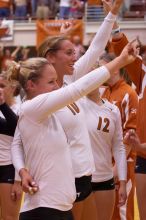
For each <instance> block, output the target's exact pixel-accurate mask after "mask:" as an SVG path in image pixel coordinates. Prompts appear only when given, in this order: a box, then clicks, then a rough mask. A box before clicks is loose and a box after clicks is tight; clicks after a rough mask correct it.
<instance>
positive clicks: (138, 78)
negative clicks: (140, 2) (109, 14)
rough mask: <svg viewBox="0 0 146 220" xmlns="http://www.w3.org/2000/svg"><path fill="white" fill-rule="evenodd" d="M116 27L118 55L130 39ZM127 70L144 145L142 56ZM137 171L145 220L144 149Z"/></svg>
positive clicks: (145, 81)
mask: <svg viewBox="0 0 146 220" xmlns="http://www.w3.org/2000/svg"><path fill="white" fill-rule="evenodd" d="M115 28H116V30H119V31H118V33H116V34H115V35H114V36H113V38H112V47H113V49H114V52H115V53H116V55H118V54H120V52H121V50H122V48H123V47H124V46H125V45H126V44H127V43H128V40H127V38H126V36H125V35H124V34H123V33H122V32H121V31H120V29H119V27H118V26H115ZM116 32H117V31H116ZM126 71H127V73H128V75H129V77H130V79H131V80H132V82H133V83H134V84H135V86H136V92H137V94H138V96H139V108H138V114H137V126H136V132H137V134H138V136H139V139H140V142H141V144H142V146H143V145H144V144H145V143H146V135H145V133H146V114H145V113H144V111H145V108H146V72H145V68H144V65H143V61H142V59H141V57H137V59H136V60H135V61H134V62H133V63H132V64H130V65H128V66H127V67H126ZM129 144H130V142H129ZM135 173H136V174H135V178H136V193H137V200H138V208H139V214H140V219H141V220H143V219H146V208H145V204H146V191H145V188H146V157H145V154H143V152H142V151H138V152H137V159H136V168H135Z"/></svg>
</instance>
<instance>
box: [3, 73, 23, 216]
mask: <svg viewBox="0 0 146 220" xmlns="http://www.w3.org/2000/svg"><path fill="white" fill-rule="evenodd" d="M15 90H16V84H15V83H12V82H11V83H10V82H8V81H7V76H6V74H5V73H2V74H1V75H0V111H1V113H2V114H1V116H0V152H1V153H0V206H1V218H2V219H4V220H5V219H11V220H16V219H18V216H19V210H20V204H21V198H22V189H21V185H20V181H17V180H16V181H15V169H14V166H13V165H12V158H11V149H10V148H11V143H12V140H13V136H14V132H15V128H16V125H17V120H18V117H17V115H16V114H15V113H14V112H16V113H17V112H18V106H17V105H16V104H15V99H14V93H15Z"/></svg>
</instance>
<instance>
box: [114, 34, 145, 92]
mask: <svg viewBox="0 0 146 220" xmlns="http://www.w3.org/2000/svg"><path fill="white" fill-rule="evenodd" d="M127 43H128V40H127V38H126V36H125V35H124V34H123V37H122V38H121V39H120V40H113V41H112V43H111V46H112V48H113V50H114V52H115V54H116V55H117V56H118V55H120V53H121V52H122V50H123V48H124V47H125V46H126V44H127ZM125 69H126V71H127V73H128V75H129V77H130V79H131V80H132V81H133V83H134V84H135V86H136V91H137V93H138V94H139V93H140V91H141V85H142V80H143V77H144V75H145V73H144V71H143V69H142V59H141V58H140V57H137V58H136V60H135V61H134V62H133V63H131V64H129V65H127V66H126V67H125Z"/></svg>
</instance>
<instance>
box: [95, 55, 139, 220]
mask: <svg viewBox="0 0 146 220" xmlns="http://www.w3.org/2000/svg"><path fill="white" fill-rule="evenodd" d="M114 58H115V55H113V54H104V55H103V56H102V57H101V60H100V62H99V63H100V65H105V64H106V63H108V62H110V61H111V60H113V59H114ZM121 73H122V70H121ZM121 73H120V71H118V72H117V73H115V75H113V76H112V77H111V78H110V79H109V80H108V81H107V84H108V87H107V88H106V90H105V92H104V94H103V95H102V97H103V98H106V99H107V100H108V101H110V102H111V103H113V104H115V105H116V106H117V107H118V108H119V110H120V113H121V119H122V128H123V134H124V135H125V134H126V132H127V131H128V130H129V129H134V130H135V129H136V116H137V109H138V97H137V94H136V92H135V91H134V90H133V89H132V88H131V86H130V85H128V84H127V83H126V82H125V80H124V78H123V77H122V74H121ZM124 144H125V147H126V153H127V184H126V188H127V197H128V198H127V202H126V204H125V205H124V206H122V207H120V208H119V207H118V193H117V201H116V204H115V210H114V214H113V220H117V219H122V218H123V216H125V218H126V219H127V220H132V219H134V194H135V178H134V167H135V157H136V155H135V152H134V151H133V149H131V146H130V145H128V144H127V143H126V142H124ZM115 168H116V167H115ZM115 175H116V172H115ZM117 184H118V182H117Z"/></svg>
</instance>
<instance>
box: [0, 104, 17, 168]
mask: <svg viewBox="0 0 146 220" xmlns="http://www.w3.org/2000/svg"><path fill="white" fill-rule="evenodd" d="M11 109H12V110H13V111H14V112H15V113H16V114H17V115H18V113H19V109H20V105H17V104H14V105H13V106H11ZM0 116H1V117H2V118H4V116H3V114H2V113H1V112H0ZM12 140H13V137H12V136H10V135H6V134H0V166H4V165H9V164H12V156H11V143H12Z"/></svg>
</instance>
